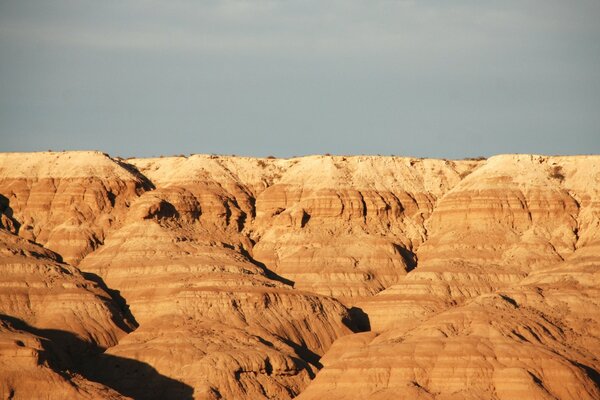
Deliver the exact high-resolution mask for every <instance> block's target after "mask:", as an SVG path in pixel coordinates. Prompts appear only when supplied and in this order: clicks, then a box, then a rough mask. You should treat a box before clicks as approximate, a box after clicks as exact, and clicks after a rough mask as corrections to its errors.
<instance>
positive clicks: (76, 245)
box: [0, 151, 149, 264]
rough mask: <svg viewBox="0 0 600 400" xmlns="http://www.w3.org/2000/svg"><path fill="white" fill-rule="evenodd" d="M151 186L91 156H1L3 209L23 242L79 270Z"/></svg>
mask: <svg viewBox="0 0 600 400" xmlns="http://www.w3.org/2000/svg"><path fill="white" fill-rule="evenodd" d="M148 188H149V182H147V180H145V179H144V178H143V177H142V176H141V175H139V174H137V173H136V172H135V171H133V170H131V169H128V168H125V167H124V166H123V165H121V164H120V163H119V162H118V161H116V160H113V159H111V158H110V157H109V156H108V155H106V154H103V153H100V152H93V151H82V152H62V153H52V152H47V153H29V154H28V153H24V154H22V153H0V204H1V203H6V207H9V209H10V214H11V216H12V218H13V219H14V220H15V221H16V222H17V224H16V227H17V228H18V234H19V236H21V237H23V238H25V239H28V240H33V241H35V242H37V243H40V244H42V245H44V246H45V247H46V248H48V249H51V250H54V251H56V252H58V253H59V254H60V255H61V256H62V257H63V259H64V260H65V261H67V262H69V263H71V264H77V262H79V260H81V259H82V258H83V257H84V256H85V255H86V254H87V253H89V252H90V251H93V250H94V249H95V248H97V247H98V245H100V244H101V243H102V242H103V240H104V237H105V235H106V233H107V232H108V231H109V230H110V228H111V227H112V226H114V225H116V224H118V223H119V220H120V217H121V216H122V215H123V214H124V213H126V211H127V208H128V206H129V204H130V202H131V200H132V199H133V198H136V197H137V196H138V195H139V194H140V193H142V192H143V191H144V190H146V189H148Z"/></svg>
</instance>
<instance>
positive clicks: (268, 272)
mask: <svg viewBox="0 0 600 400" xmlns="http://www.w3.org/2000/svg"><path fill="white" fill-rule="evenodd" d="M240 253H241V254H242V255H243V256H244V257H246V258H247V259H248V261H250V262H251V263H252V264H254V265H256V266H257V267H260V268H262V270H263V271H265V275H266V277H267V278H269V279H272V280H274V281H278V282H281V283H283V284H285V285H288V286H291V287H294V283H295V282H294V281H292V280H289V279H287V278H284V277H283V276H281V275H277V274H276V273H275V272H273V271H271V270H270V269H269V268H267V266H266V265H265V264H263V263H261V262H260V261H257V260H255V259H254V258H252V256H251V255H250V253H248V250H246V249H244V248H242V249H240Z"/></svg>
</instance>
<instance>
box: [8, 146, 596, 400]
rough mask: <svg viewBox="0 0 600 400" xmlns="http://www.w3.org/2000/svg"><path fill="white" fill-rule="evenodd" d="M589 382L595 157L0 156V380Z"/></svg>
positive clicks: (303, 387) (566, 387)
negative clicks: (482, 158)
mask: <svg viewBox="0 0 600 400" xmlns="http://www.w3.org/2000/svg"><path fill="white" fill-rule="evenodd" d="M294 397H296V398H298V399H304V400H308V399H440V400H441V399H577V400H583V399H599V398H600V156H573V157H548V156H539V155H500V156H495V157H491V158H489V159H487V160H462V161H447V160H431V159H416V158H400V157H380V156H377V157H375V156H372V157H371V156H368V157H367V156H348V157H342V156H309V157H300V158H292V159H271V158H246V157H233V156H232V157H225V156H207V155H194V156H190V157H181V156H180V157H164V158H162V157H161V158H153V159H127V160H123V159H120V158H111V157H110V156H108V155H106V154H104V153H100V152H61V153H53V152H45V153H0V398H3V399H80V398H82V399H105V398H106V399H123V398H133V399H192V398H193V399H290V398H294Z"/></svg>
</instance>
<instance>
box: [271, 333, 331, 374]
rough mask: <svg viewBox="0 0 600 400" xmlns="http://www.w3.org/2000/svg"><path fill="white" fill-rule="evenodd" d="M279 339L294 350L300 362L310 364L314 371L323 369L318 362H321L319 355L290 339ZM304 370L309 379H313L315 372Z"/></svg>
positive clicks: (309, 369) (308, 369)
mask: <svg viewBox="0 0 600 400" xmlns="http://www.w3.org/2000/svg"><path fill="white" fill-rule="evenodd" d="M279 338H280V339H281V340H282V341H283V342H284V343H285V344H287V345H288V346H290V347H292V348H293V349H294V352H295V353H296V354H297V355H298V357H300V358H301V359H302V360H304V361H305V362H306V363H307V364H310V365H311V366H313V367H315V369H317V370H319V369H321V368H323V364H321V362H320V360H321V356H320V355H318V354H317V353H315V352H313V351H311V350H310V349H309V348H308V347H306V346H303V345H300V344H298V343H296V342H293V341H291V340H290V339H286V338H283V337H279ZM306 370H307V372H308V375H309V376H310V379H314V378H315V376H316V374H315V371H313V370H312V369H311V368H307V369H306Z"/></svg>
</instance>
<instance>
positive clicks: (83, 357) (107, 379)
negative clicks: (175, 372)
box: [0, 314, 194, 400]
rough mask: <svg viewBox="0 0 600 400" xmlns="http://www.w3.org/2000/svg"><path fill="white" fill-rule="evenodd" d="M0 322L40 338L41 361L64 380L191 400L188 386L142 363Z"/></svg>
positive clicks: (148, 399)
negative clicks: (74, 378)
mask: <svg viewBox="0 0 600 400" xmlns="http://www.w3.org/2000/svg"><path fill="white" fill-rule="evenodd" d="M0 319H1V320H4V321H6V322H7V323H9V324H10V325H12V327H13V328H14V329H16V330H21V331H24V332H28V333H30V334H33V335H36V336H39V337H41V338H42V339H43V340H42V345H43V347H44V350H45V353H46V354H45V355H46V359H44V360H41V361H42V362H43V361H45V362H47V363H48V366H49V367H50V368H51V369H52V370H54V371H55V372H56V373H58V374H60V375H61V376H63V377H64V378H65V379H67V380H68V379H70V377H71V374H70V373H77V374H80V375H81V376H83V377H84V378H85V379H87V380H89V381H93V382H98V383H100V384H102V385H104V386H107V387H110V388H111V389H113V390H116V391H117V392H119V393H121V394H122V395H124V396H129V397H132V398H134V399H139V400H154V399H183V400H188V399H193V394H194V389H193V388H192V387H191V386H189V385H186V384H185V383H183V382H180V381H177V380H175V379H171V378H169V377H167V376H164V375H161V374H160V373H158V371H156V370H155V369H154V368H153V367H152V366H150V365H148V364H146V363H144V362H141V361H137V360H132V359H129V358H124V357H119V356H115V355H111V354H106V353H102V352H101V351H102V350H101V349H99V348H98V347H96V346H94V345H93V344H91V343H88V342H86V341H84V340H83V339H81V338H79V337H78V336H76V335H75V334H73V333H71V332H67V331H61V330H58V329H38V328H34V327H32V326H30V325H29V324H27V323H26V322H24V321H22V320H20V319H18V318H15V317H11V316H7V315H2V314H0ZM67 371H69V372H67Z"/></svg>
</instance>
